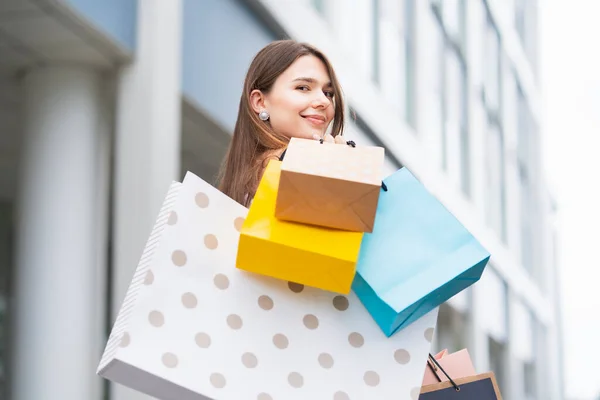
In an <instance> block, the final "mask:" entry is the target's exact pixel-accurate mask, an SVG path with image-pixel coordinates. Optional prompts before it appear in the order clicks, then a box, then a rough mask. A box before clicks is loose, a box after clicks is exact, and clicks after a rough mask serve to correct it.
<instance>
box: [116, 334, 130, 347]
mask: <svg viewBox="0 0 600 400" xmlns="http://www.w3.org/2000/svg"><path fill="white" fill-rule="evenodd" d="M130 344H131V336H129V333H127V332H125V333H123V336H122V337H121V343H120V344H119V346H121V347H127V346H129V345H130Z"/></svg>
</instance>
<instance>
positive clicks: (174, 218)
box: [167, 211, 177, 225]
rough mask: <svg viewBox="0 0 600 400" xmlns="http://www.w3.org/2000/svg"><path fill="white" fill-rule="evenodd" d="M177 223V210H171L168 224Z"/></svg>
mask: <svg viewBox="0 0 600 400" xmlns="http://www.w3.org/2000/svg"><path fill="white" fill-rule="evenodd" d="M176 223H177V213H176V212H175V211H171V212H170V213H169V219H168V220H167V224H168V225H175V224H176Z"/></svg>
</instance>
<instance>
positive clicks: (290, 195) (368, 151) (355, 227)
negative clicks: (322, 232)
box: [275, 138, 384, 232]
mask: <svg viewBox="0 0 600 400" xmlns="http://www.w3.org/2000/svg"><path fill="white" fill-rule="evenodd" d="M383 162H384V149H383V147H376V146H356V147H352V146H344V145H340V144H334V143H327V142H324V143H319V142H318V141H316V140H308V139H298V138H292V139H291V140H290V143H289V146H288V148H287V150H286V153H285V158H284V159H283V162H282V165H281V181H280V183H279V191H278V193H277V201H276V207H275V216H276V217H277V218H279V219H281V220H285V221H295V222H302V223H306V224H313V225H318V226H325V227H330V228H336V229H344V230H350V231H355V232H371V231H372V230H373V224H374V221H375V210H376V209H377V202H378V199H379V189H380V187H381V179H382V178H383V176H382V174H383Z"/></svg>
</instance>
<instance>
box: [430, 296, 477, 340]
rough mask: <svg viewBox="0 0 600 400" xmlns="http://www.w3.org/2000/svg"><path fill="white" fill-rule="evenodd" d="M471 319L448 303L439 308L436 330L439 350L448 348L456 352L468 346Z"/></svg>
mask: <svg viewBox="0 0 600 400" xmlns="http://www.w3.org/2000/svg"><path fill="white" fill-rule="evenodd" d="M468 329H469V321H468V317H467V314H466V313H462V312H460V311H458V310H456V309H454V308H453V307H452V306H450V305H449V304H448V303H444V304H442V305H441V306H440V308H439V313H438V322H437V328H436V330H435V332H436V348H437V350H443V349H448V350H449V351H450V352H455V351H458V350H461V349H464V348H465V347H468V345H469V344H468V334H469V333H468Z"/></svg>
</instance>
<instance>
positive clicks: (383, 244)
mask: <svg viewBox="0 0 600 400" xmlns="http://www.w3.org/2000/svg"><path fill="white" fill-rule="evenodd" d="M384 183H385V186H386V187H387V191H383V192H381V195H380V196H379V204H378V207H377V213H376V216H375V226H374V229H373V232H372V233H365V234H364V237H363V241H362V244H361V249H360V254H359V258H358V263H357V270H356V276H355V278H354V282H353V284H352V289H353V291H354V292H355V293H356V294H357V296H358V298H359V299H360V300H361V302H362V303H363V304H364V306H365V307H366V308H367V310H368V311H369V313H370V314H371V315H372V317H373V319H374V320H375V321H376V322H377V324H378V325H379V327H380V328H381V330H382V331H383V332H384V333H385V334H386V335H387V336H388V337H389V336H391V335H393V334H394V333H395V332H397V331H398V330H400V329H402V328H404V327H406V326H408V325H409V324H411V323H412V322H414V321H416V320H417V319H419V318H420V317H422V316H423V315H425V314H426V313H428V312H429V311H431V310H433V309H434V308H436V307H438V306H439V305H440V304H442V303H444V302H445V301H447V300H448V299H450V298H451V297H452V296H454V295H456V294H457V293H459V292H461V291H462V290H464V289H466V288H467V287H469V286H471V285H472V284H473V283H475V282H476V281H478V280H479V278H480V277H481V274H482V273H483V270H484V269H485V266H486V265H487V262H488V260H489V258H490V254H489V253H488V252H487V251H486V250H485V249H484V248H483V246H481V244H480V243H479V242H478V241H477V239H475V238H474V237H473V235H471V233H470V232H469V231H468V230H467V229H466V228H465V227H464V226H463V225H462V224H461V223H460V222H459V221H458V220H457V219H456V218H455V217H454V216H453V215H452V214H451V213H450V212H449V211H448V210H447V209H446V208H445V207H444V206H443V205H442V204H441V203H440V202H439V201H438V200H437V199H436V198H435V197H434V196H433V195H432V194H431V193H429V191H428V190H427V189H426V188H425V187H424V186H423V185H422V184H421V183H420V182H419V181H418V180H417V179H416V178H415V177H414V176H413V175H412V174H411V172H410V171H409V170H408V169H406V168H401V169H400V170H398V171H397V172H396V173H394V174H393V175H391V176H390V177H388V178H387V179H385V181H384Z"/></svg>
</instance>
